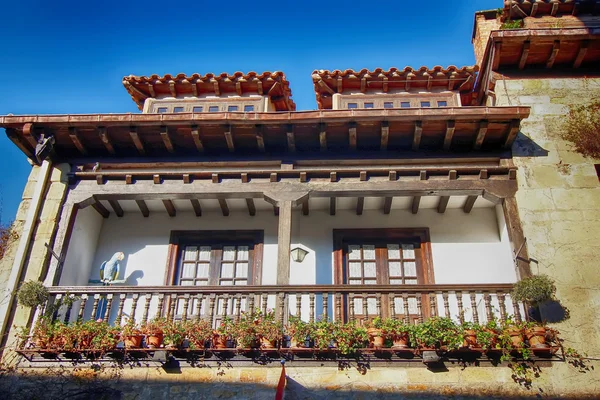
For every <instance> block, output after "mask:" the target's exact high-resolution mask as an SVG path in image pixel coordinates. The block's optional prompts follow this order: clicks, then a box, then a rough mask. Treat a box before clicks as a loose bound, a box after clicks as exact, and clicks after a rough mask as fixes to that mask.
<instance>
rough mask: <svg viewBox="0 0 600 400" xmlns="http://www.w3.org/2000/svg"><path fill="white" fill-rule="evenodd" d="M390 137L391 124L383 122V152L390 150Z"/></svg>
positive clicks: (381, 147)
mask: <svg viewBox="0 0 600 400" xmlns="http://www.w3.org/2000/svg"><path fill="white" fill-rule="evenodd" d="M389 137H390V123H389V122H387V121H383V122H382V123H381V146H380V149H381V151H386V150H387V148H388V141H389Z"/></svg>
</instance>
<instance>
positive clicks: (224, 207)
mask: <svg viewBox="0 0 600 400" xmlns="http://www.w3.org/2000/svg"><path fill="white" fill-rule="evenodd" d="M219 206H221V212H222V213H223V216H224V217H228V216H229V207H228V206H227V200H225V199H219Z"/></svg>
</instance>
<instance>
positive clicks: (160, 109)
mask: <svg viewBox="0 0 600 400" xmlns="http://www.w3.org/2000/svg"><path fill="white" fill-rule="evenodd" d="M156 112H157V113H159V114H164V113H166V112H167V107H158V108H157V109H156Z"/></svg>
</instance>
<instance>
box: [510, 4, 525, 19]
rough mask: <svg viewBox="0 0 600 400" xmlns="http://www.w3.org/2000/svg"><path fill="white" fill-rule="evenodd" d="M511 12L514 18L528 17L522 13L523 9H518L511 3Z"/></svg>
mask: <svg viewBox="0 0 600 400" xmlns="http://www.w3.org/2000/svg"><path fill="white" fill-rule="evenodd" d="M511 11H514V12H515V14H516V16H518V17H521V18H525V17H528V15H527V13H526V12H525V11H523V9H522V8H521V7H519V6H518V5H517V4H514V3H513V5H512V7H511ZM511 15H512V14H511Z"/></svg>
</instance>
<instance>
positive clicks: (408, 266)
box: [404, 261, 417, 276]
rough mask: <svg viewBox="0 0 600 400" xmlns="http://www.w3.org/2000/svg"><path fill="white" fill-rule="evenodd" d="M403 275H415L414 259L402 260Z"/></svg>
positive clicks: (415, 265)
mask: <svg viewBox="0 0 600 400" xmlns="http://www.w3.org/2000/svg"><path fill="white" fill-rule="evenodd" d="M404 276H417V264H416V263H415V262H414V261H409V262H404Z"/></svg>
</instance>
